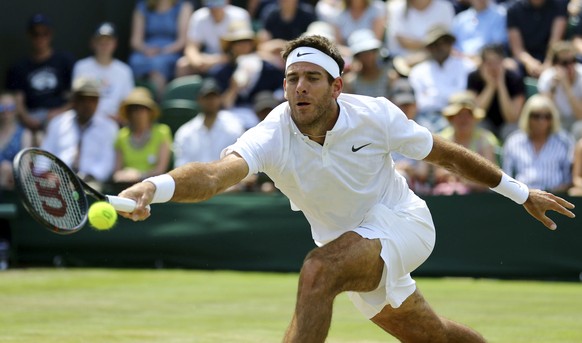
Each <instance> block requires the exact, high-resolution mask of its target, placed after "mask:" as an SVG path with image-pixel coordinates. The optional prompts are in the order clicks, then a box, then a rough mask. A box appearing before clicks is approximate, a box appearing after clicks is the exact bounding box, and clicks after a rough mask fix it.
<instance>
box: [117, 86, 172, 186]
mask: <svg viewBox="0 0 582 343" xmlns="http://www.w3.org/2000/svg"><path fill="white" fill-rule="evenodd" d="M119 115H120V117H121V118H122V119H123V120H124V121H125V122H127V123H128V124H127V126H126V127H123V128H122V129H121V130H120V131H119V134H118V135H117V139H116V140H115V155H116V158H115V172H114V173H113V182H118V183H135V182H139V181H141V180H143V179H145V178H147V177H150V176H155V175H160V174H163V173H165V172H167V171H168V168H169V166H170V161H171V149H172V133H171V131H170V128H169V127H168V125H166V124H160V123H156V120H157V119H158V117H159V116H160V109H159V108H158V105H157V104H156V102H155V101H154V99H153V98H152V95H151V93H150V91H149V90H148V89H147V88H144V87H136V88H135V89H134V90H133V91H132V92H131V93H130V94H129V95H128V96H127V98H125V100H124V101H123V103H122V105H121V107H120V110H119Z"/></svg>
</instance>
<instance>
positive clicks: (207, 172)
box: [119, 153, 249, 221]
mask: <svg viewBox="0 0 582 343" xmlns="http://www.w3.org/2000/svg"><path fill="white" fill-rule="evenodd" d="M248 170H249V167H248V165H247V163H246V162H245V160H244V159H243V158H242V157H240V155H238V154H237V153H232V154H229V155H227V156H225V157H224V158H222V159H220V160H218V161H214V162H209V163H201V162H192V163H187V164H185V165H183V166H180V167H178V168H176V169H174V170H172V171H170V172H169V173H167V174H164V177H165V178H167V179H168V178H169V180H171V182H173V187H172V189H171V193H167V194H165V195H162V196H161V198H162V199H163V201H174V202H200V201H204V200H207V199H210V198H211V197H213V196H214V195H216V194H218V193H220V192H222V191H224V190H226V189H227V188H228V187H230V186H232V185H234V184H236V183H238V182H239V181H241V180H242V179H243V178H244V177H245V176H247V174H248ZM158 186H160V187H162V186H161V185H160V184H158ZM163 187H165V185H164V186H163ZM160 191H165V190H161V189H157V186H156V184H154V183H153V182H148V181H147V179H146V180H144V182H139V183H136V184H135V185H133V186H131V187H129V188H127V189H125V190H124V191H122V192H121V193H119V196H121V197H125V198H130V199H134V200H135V201H136V202H137V207H136V209H135V210H134V211H133V212H132V213H124V212H120V213H119V214H120V215H121V216H123V217H125V218H129V219H132V220H136V221H137V220H144V219H146V218H147V217H149V215H150V213H149V210H148V209H147V205H149V204H151V203H152V202H163V201H159V200H158V201H157V200H156V197H157V198H160Z"/></svg>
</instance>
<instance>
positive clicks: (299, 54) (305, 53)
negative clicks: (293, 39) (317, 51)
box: [297, 51, 313, 57]
mask: <svg viewBox="0 0 582 343" xmlns="http://www.w3.org/2000/svg"><path fill="white" fill-rule="evenodd" d="M305 55H313V52H304V53H300V52H299V51H297V57H301V56H305Z"/></svg>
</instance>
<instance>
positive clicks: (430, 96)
mask: <svg viewBox="0 0 582 343" xmlns="http://www.w3.org/2000/svg"><path fill="white" fill-rule="evenodd" d="M454 42H455V36H453V35H452V34H451V33H450V32H449V31H448V29H447V28H446V27H444V26H435V27H434V28H432V29H431V30H430V31H429V33H428V35H427V36H426V38H425V46H426V49H427V50H428V52H429V55H430V57H429V59H427V60H426V61H424V62H421V63H419V64H417V65H415V66H414V67H412V69H411V71H410V75H409V77H408V79H409V80H410V84H411V85H412V88H413V89H414V94H415V95H416V104H417V106H418V115H417V117H416V121H417V122H418V123H419V124H420V125H423V126H425V127H427V128H428V129H429V130H431V131H432V132H438V131H440V130H442V129H443V128H445V127H446V126H448V125H449V123H448V122H447V120H446V119H445V118H444V117H443V115H442V113H441V111H442V109H443V108H444V107H445V106H447V104H448V102H449V98H450V96H451V95H452V94H454V93H457V92H460V91H463V90H465V89H466V88H467V78H468V75H469V73H470V72H471V71H472V70H474V69H475V68H474V65H473V63H472V62H470V61H469V60H468V59H464V58H461V57H457V56H454V55H452V54H451V52H452V49H453V44H454Z"/></svg>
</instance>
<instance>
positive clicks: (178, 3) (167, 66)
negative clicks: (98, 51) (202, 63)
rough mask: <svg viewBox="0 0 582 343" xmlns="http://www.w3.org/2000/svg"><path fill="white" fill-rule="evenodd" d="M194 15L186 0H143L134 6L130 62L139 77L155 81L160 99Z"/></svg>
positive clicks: (172, 73)
mask: <svg viewBox="0 0 582 343" xmlns="http://www.w3.org/2000/svg"><path fill="white" fill-rule="evenodd" d="M191 15H192V3H191V2H190V1H186V0H147V1H146V0H140V1H139V2H138V3H137V4H136V6H135V9H134V11H133V17H132V22H131V40H130V45H131V49H132V53H131V55H130V56H129V65H130V66H131V69H132V70H133V73H134V75H135V77H136V78H137V79H139V80H143V79H145V80H147V81H149V82H150V83H151V84H153V85H154V88H155V90H156V94H155V96H156V98H157V99H161V98H162V94H164V90H165V88H166V84H167V82H168V81H169V80H172V79H173V78H174V70H175V67H176V62H177V61H178V59H179V58H180V56H181V55H182V54H183V53H184V47H185V46H186V32H187V30H188V20H189V19H190V16H191ZM126 95H127V94H126Z"/></svg>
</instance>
